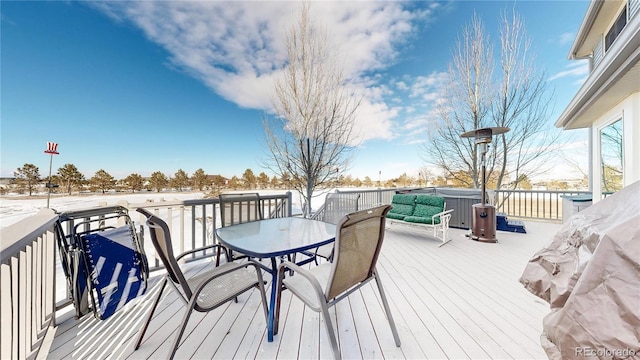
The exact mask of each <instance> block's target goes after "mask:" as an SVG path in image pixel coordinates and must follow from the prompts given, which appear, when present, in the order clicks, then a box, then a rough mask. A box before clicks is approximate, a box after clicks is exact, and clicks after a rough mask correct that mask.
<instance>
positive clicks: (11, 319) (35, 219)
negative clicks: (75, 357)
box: [0, 209, 58, 359]
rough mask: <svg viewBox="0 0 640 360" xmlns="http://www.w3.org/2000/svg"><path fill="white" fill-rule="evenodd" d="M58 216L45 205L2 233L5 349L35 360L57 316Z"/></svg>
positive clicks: (0, 336)
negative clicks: (56, 233) (56, 253)
mask: <svg viewBox="0 0 640 360" xmlns="http://www.w3.org/2000/svg"><path fill="white" fill-rule="evenodd" d="M57 219H58V216H57V215H56V214H55V213H54V212H53V211H52V210H50V209H43V210H40V212H38V213H37V214H36V215H34V216H31V217H29V218H26V219H24V220H22V221H20V222H18V223H16V224H14V225H12V226H9V227H7V228H3V229H2V231H1V232H0V238H1V239H2V243H1V244H0V246H1V247H0V249H1V251H0V254H1V255H0V259H1V266H2V268H1V270H0V284H1V286H2V291H0V294H1V295H0V349H2V357H3V358H5V357H6V358H8V359H32V358H35V357H36V356H37V355H38V351H39V349H40V345H41V343H42V341H43V340H44V338H45V336H46V335H47V331H48V330H49V328H50V326H51V325H52V322H53V321H54V319H55V295H54V294H55V279H56V278H55V269H56V261H55V236H54V224H55V222H56V220H57Z"/></svg>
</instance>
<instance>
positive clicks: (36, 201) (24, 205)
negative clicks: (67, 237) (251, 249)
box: [0, 189, 335, 228]
mask: <svg viewBox="0 0 640 360" xmlns="http://www.w3.org/2000/svg"><path fill="white" fill-rule="evenodd" d="M254 191H255V190H254ZM257 191H258V192H259V193H260V194H263V195H265V194H283V193H286V190H257ZM333 191H335V190H334V189H332V190H331V192H333ZM292 193H293V195H292V198H293V199H292V203H293V208H294V212H295V211H298V212H299V209H300V208H301V205H300V204H301V201H300V197H299V196H298V193H297V192H295V191H292ZM316 195H317V196H315V197H314V199H313V201H312V203H311V205H312V207H313V208H314V209H317V208H318V207H319V206H321V205H322V204H323V203H324V198H325V195H326V192H322V193H321V192H317V194H316ZM204 196H205V193H203V192H162V193H156V192H139V193H107V194H91V195H71V196H66V195H52V196H51V199H50V203H49V207H50V208H52V209H54V210H56V211H58V212H63V211H69V210H76V209H84V208H90V207H95V206H99V205H102V204H106V205H117V204H118V202H120V201H127V202H129V203H132V204H138V203H143V202H146V201H148V200H153V201H160V200H161V199H164V200H165V201H174V200H189V199H202V198H203V197H204ZM46 207H47V196H46V194H44V195H39V196H37V197H31V198H29V197H26V196H24V195H3V196H2V197H0V228H2V227H5V226H9V225H11V224H15V223H16V222H18V221H20V220H21V219H24V218H26V217H28V216H31V215H34V214H36V213H37V212H38V211H39V210H40V209H44V208H46Z"/></svg>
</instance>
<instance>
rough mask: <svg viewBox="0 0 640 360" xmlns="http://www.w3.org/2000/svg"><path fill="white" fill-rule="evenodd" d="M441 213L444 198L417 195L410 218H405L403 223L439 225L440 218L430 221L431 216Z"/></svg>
mask: <svg viewBox="0 0 640 360" xmlns="http://www.w3.org/2000/svg"><path fill="white" fill-rule="evenodd" d="M443 211H444V198H442V197H439V196H429V195H418V196H417V197H416V207H415V209H414V210H413V214H412V216H407V217H406V218H404V221H407V222H414V223H422V224H432V225H436V224H439V223H440V218H439V217H438V218H435V219H432V216H433V215H435V214H438V213H441V212H443ZM432 221H433V222H432Z"/></svg>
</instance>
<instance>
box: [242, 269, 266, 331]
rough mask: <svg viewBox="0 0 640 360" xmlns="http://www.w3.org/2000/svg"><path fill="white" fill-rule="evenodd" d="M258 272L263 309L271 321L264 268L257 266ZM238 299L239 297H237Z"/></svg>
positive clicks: (258, 286)
mask: <svg viewBox="0 0 640 360" xmlns="http://www.w3.org/2000/svg"><path fill="white" fill-rule="evenodd" d="M255 268H256V272H257V273H258V285H257V288H258V290H259V291H260V298H261V300H262V309H263V310H264V319H265V321H266V322H267V323H268V322H269V307H268V306H267V295H266V291H265V289H264V280H263V278H262V270H261V269H260V268H259V267H258V266H256V267H255ZM236 299H237V298H236Z"/></svg>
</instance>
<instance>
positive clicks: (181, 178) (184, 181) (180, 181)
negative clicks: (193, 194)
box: [169, 169, 189, 191]
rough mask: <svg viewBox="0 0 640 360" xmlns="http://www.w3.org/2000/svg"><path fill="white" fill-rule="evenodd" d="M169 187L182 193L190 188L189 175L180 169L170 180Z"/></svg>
mask: <svg viewBox="0 0 640 360" xmlns="http://www.w3.org/2000/svg"><path fill="white" fill-rule="evenodd" d="M169 185H170V186H171V187H172V188H174V189H176V190H178V191H182V190H184V188H186V187H189V175H188V174H187V173H186V172H184V170H182V169H179V170H178V171H176V173H175V174H174V175H173V178H171V179H170V180H169Z"/></svg>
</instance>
